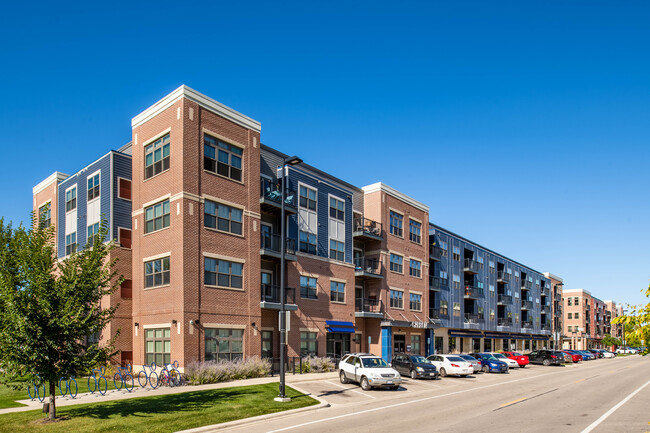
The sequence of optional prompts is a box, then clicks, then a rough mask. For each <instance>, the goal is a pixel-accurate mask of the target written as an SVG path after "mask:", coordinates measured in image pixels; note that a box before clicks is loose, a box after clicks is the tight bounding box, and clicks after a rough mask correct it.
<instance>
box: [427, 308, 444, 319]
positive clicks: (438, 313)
mask: <svg viewBox="0 0 650 433" xmlns="http://www.w3.org/2000/svg"><path fill="white" fill-rule="evenodd" d="M429 317H431V318H432V319H440V318H447V317H449V310H447V309H446V308H445V309H440V308H429Z"/></svg>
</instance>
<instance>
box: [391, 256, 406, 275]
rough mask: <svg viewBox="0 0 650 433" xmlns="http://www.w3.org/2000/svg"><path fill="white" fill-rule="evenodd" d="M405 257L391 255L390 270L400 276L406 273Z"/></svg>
mask: <svg viewBox="0 0 650 433" xmlns="http://www.w3.org/2000/svg"><path fill="white" fill-rule="evenodd" d="M403 263H404V257H402V256H400V255H399V254H393V253H391V255H390V270H391V271H393V272H399V273H400V274H401V273H402V272H404V265H403Z"/></svg>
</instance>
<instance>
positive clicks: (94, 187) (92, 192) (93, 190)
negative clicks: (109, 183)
mask: <svg viewBox="0 0 650 433" xmlns="http://www.w3.org/2000/svg"><path fill="white" fill-rule="evenodd" d="M97 197H99V173H97V174H96V175H94V176H92V177H89V178H88V201H90V200H93V199H96V198H97Z"/></svg>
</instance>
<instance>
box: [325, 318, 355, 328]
mask: <svg viewBox="0 0 650 433" xmlns="http://www.w3.org/2000/svg"><path fill="white" fill-rule="evenodd" d="M325 324H326V325H328V326H349V327H350V328H354V323H352V322H337V321H336V320H326V321H325Z"/></svg>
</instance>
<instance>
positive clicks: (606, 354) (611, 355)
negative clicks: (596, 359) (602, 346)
mask: <svg viewBox="0 0 650 433" xmlns="http://www.w3.org/2000/svg"><path fill="white" fill-rule="evenodd" d="M615 357H616V354H615V353H614V352H610V351H609V350H603V358H615Z"/></svg>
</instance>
